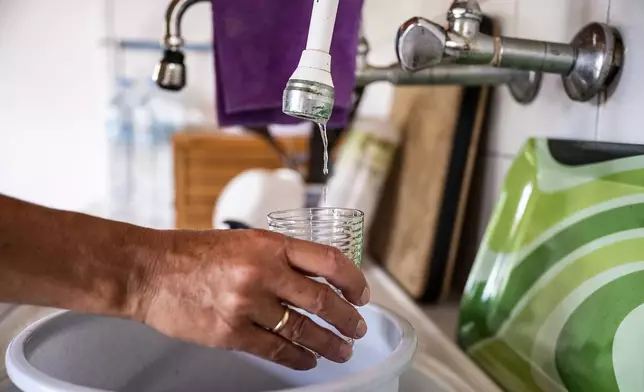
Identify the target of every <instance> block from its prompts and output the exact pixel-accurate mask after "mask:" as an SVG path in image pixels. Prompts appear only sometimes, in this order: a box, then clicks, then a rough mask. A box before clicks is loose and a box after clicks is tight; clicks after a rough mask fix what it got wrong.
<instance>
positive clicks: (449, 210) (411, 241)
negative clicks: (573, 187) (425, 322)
mask: <svg viewBox="0 0 644 392" xmlns="http://www.w3.org/2000/svg"><path fill="white" fill-rule="evenodd" d="M396 99H397V100H401V101H405V102H407V104H409V105H411V110H410V111H409V112H408V113H407V117H406V118H404V117H403V118H401V119H399V120H398V121H400V124H402V126H403V132H404V133H403V143H402V146H401V148H400V153H399V156H398V159H397V160H396V163H395V164H394V168H393V169H392V173H391V176H390V178H389V180H388V182H387V184H386V185H385V191H384V195H383V198H382V200H381V203H380V206H379V209H378V215H377V217H376V219H375V221H374V224H373V226H372V230H371V233H369V235H370V237H369V242H368V244H369V249H368V252H369V253H370V255H371V256H372V257H374V259H375V260H377V261H378V262H379V263H381V264H382V265H384V267H385V268H386V270H387V271H388V272H389V273H390V274H391V275H392V276H393V277H394V278H395V279H396V280H397V281H398V282H399V283H400V284H401V285H402V286H403V288H404V289H405V290H406V291H407V292H408V293H409V294H410V295H411V296H412V297H414V298H415V299H418V300H425V301H429V302H434V301H437V300H442V299H446V298H447V296H448V295H449V294H450V290H451V281H452V276H453V272H454V269H455V264H456V260H457V257H458V252H459V249H460V238H461V233H462V231H463V225H464V222H465V213H466V211H467V201H468V197H467V196H468V194H469V189H470V184H471V183H472V173H473V170H474V167H475V162H476V158H477V152H478V146H479V139H480V135H481V131H482V129H483V125H484V121H485V118H486V113H487V107H488V102H489V88H466V89H463V88H460V87H426V88H422V89H415V90H406V91H405V90H403V89H401V90H399V91H397V96H396ZM396 115H399V113H397V114H396ZM392 121H394V122H395V121H397V120H396V119H392Z"/></svg>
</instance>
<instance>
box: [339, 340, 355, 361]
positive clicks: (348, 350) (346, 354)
mask: <svg viewBox="0 0 644 392" xmlns="http://www.w3.org/2000/svg"><path fill="white" fill-rule="evenodd" d="M352 355H353V347H351V346H350V345H349V344H347V343H343V344H342V346H340V359H342V360H343V361H344V362H346V361H348V360H349V359H351V356H352Z"/></svg>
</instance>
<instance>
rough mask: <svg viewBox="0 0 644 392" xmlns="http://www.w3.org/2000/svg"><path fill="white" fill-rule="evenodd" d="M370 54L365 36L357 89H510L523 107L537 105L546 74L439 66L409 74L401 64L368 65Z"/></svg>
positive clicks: (481, 67) (483, 66)
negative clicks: (383, 85)
mask: <svg viewBox="0 0 644 392" xmlns="http://www.w3.org/2000/svg"><path fill="white" fill-rule="evenodd" d="M368 53H369V42H368V41H367V40H366V38H365V37H364V36H362V37H361V38H360V43H359V45H358V56H357V59H356V86H357V87H365V86H367V85H369V84H371V83H374V82H388V83H391V84H393V85H396V86H419V85H460V86H496V85H506V86H507V87H508V89H509V91H510V94H511V95H512V97H513V98H514V99H515V100H516V101H517V102H519V103H522V104H528V103H531V102H532V101H534V99H535V98H536V97H537V94H538V92H539V90H540V87H541V80H542V74H541V72H537V71H526V70H521V69H511V68H497V67H492V66H489V65H454V64H438V65H434V66H432V67H427V68H424V69H422V70H419V71H417V72H408V71H407V70H406V69H404V68H403V67H402V66H401V65H400V64H398V63H395V64H391V65H389V66H384V67H377V66H373V65H370V64H369V63H368V61H367V55H368Z"/></svg>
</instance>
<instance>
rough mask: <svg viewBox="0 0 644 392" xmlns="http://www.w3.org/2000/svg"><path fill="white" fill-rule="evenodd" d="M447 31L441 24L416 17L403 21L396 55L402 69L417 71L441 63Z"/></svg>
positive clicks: (397, 41)
mask: <svg viewBox="0 0 644 392" xmlns="http://www.w3.org/2000/svg"><path fill="white" fill-rule="evenodd" d="M446 43H447V32H446V31H445V29H444V28H443V27H441V26H440V25H438V24H436V23H434V22H432V21H429V20H427V19H424V18H419V17H414V18H411V19H409V20H408V21H406V22H405V23H403V24H402V25H401V26H400V28H399V29H398V34H397V36H396V55H397V56H398V62H399V63H400V66H401V68H402V69H404V70H405V71H407V72H416V71H419V70H421V69H424V68H428V67H431V66H433V65H437V64H440V63H441V61H442V60H443V56H444V54H445V46H446Z"/></svg>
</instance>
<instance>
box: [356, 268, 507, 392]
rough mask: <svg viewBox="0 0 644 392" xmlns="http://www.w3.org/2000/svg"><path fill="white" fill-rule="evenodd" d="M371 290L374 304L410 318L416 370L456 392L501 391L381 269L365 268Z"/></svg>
mask: <svg viewBox="0 0 644 392" xmlns="http://www.w3.org/2000/svg"><path fill="white" fill-rule="evenodd" d="M363 270H364V272H365V275H366V276H367V280H368V281H369V285H370V288H371V301H372V302H373V303H376V304H378V305H380V306H383V307H385V308H387V309H389V310H391V311H393V312H395V313H397V314H398V315H400V316H402V317H404V318H405V319H407V320H408V321H409V322H410V323H411V324H412V325H413V327H414V329H415V330H416V332H417V334H418V341H419V351H418V354H417V357H416V363H415V367H416V369H418V370H420V371H422V372H423V373H424V374H426V375H430V376H432V377H433V378H435V379H437V380H439V381H440V382H441V384H443V385H444V386H445V387H446V388H445V389H448V390H450V389H451V390H452V391H455V392H501V389H499V387H498V386H496V384H495V383H494V382H493V381H492V380H491V379H490V378H489V377H488V376H487V375H486V374H485V373H484V372H483V371H482V370H481V369H479V368H478V367H477V366H476V365H475V364H474V363H473V362H472V361H471V360H470V359H469V358H468V357H467V356H466V355H465V354H464V353H463V352H462V351H461V350H460V348H459V347H458V346H457V345H456V344H455V343H454V342H453V341H452V340H451V339H450V338H449V337H448V336H447V335H445V333H444V332H443V331H441V330H440V328H439V327H438V326H437V325H436V324H435V323H434V322H433V321H432V320H431V319H430V318H429V317H428V316H427V314H426V313H425V312H424V311H423V309H421V308H420V307H419V306H418V305H417V304H416V303H415V302H414V301H413V300H412V299H411V298H410V297H409V296H408V295H407V294H406V293H405V292H404V291H403V290H402V289H401V288H400V286H398V284H397V283H395V282H394V281H393V280H392V279H391V278H390V277H389V276H388V275H387V274H386V273H385V272H384V271H383V270H382V269H381V268H380V267H378V266H376V265H373V264H371V263H366V265H365V267H364V268H363Z"/></svg>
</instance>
